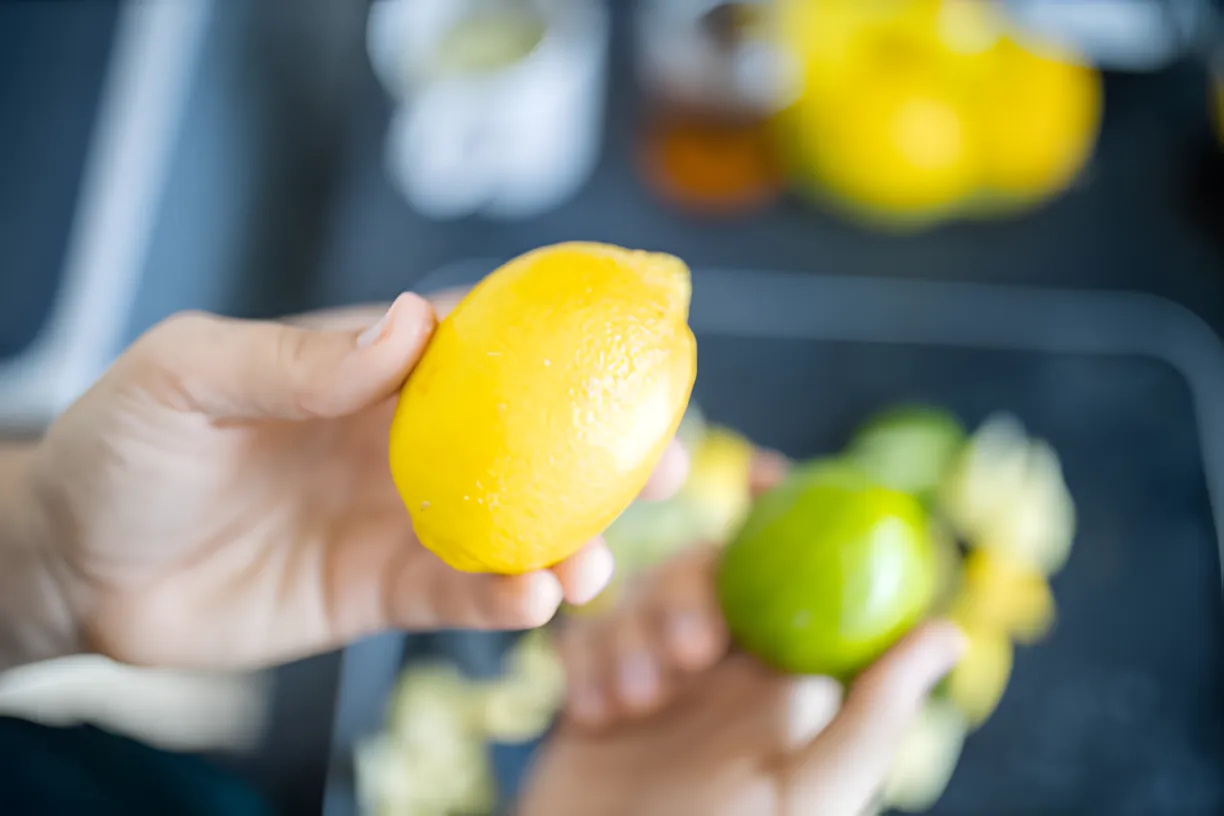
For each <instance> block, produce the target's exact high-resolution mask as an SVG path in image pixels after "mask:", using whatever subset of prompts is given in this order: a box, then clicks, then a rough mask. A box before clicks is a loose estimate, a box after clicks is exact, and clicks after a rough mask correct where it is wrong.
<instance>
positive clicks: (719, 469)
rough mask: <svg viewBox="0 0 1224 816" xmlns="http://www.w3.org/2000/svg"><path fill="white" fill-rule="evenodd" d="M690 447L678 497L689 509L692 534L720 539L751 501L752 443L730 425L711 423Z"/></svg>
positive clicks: (734, 523)
mask: <svg viewBox="0 0 1224 816" xmlns="http://www.w3.org/2000/svg"><path fill="white" fill-rule="evenodd" d="M691 450H692V463H691V465H690V467H689V475H688V480H687V481H686V482H685V483H684V487H683V489H682V490H681V491H680V497H679V498H680V499H681V500H682V501H686V502H687V503H688V504H689V507H690V508H691V510H692V514H693V522H694V527H695V530H694V535H695V537H696V538H699V539H701V540H703V541H713V542H720V543H721V542H722V541H725V540H726V539H727V536H729V535H730V534H731V533H733V532H734V531H735V528H736V527H737V526H738V525H739V523H740V522H741V521H742V520H743V518H744V515H745V514H746V513H747V512H748V508H749V505H751V503H752V495H751V492H750V491H749V484H748V481H749V471H750V470H751V468H752V443H751V442H749V441H748V440H747V439H746V438H744V436H742V435H741V434H738V433H736V432H735V431H733V430H731V429H730V428H722V427H712V428H710V430H709V431H708V432H707V433H706V434H705V436H704V437H703V438H702V439H701V441H700V442H698V443H697V444H696V445H695V446H694V447H693V448H692V449H691Z"/></svg>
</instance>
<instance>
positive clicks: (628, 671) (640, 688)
mask: <svg viewBox="0 0 1224 816" xmlns="http://www.w3.org/2000/svg"><path fill="white" fill-rule="evenodd" d="M617 678H618V679H617V685H618V686H619V687H620V692H621V697H622V698H623V699H624V701H625V702H626V703H629V704H630V705H633V706H645V705H648V704H649V703H650V702H651V701H652V700H653V699H654V696H655V692H656V690H657V689H658V686H659V673H658V670H657V669H656V668H655V665H654V661H652V660H651V659H650V658H649V657H647V656H646V655H644V654H641V653H634V654H631V655H629V656H627V657H625V658H623V659H622V660H621V661H620V665H619V666H618V667H617Z"/></svg>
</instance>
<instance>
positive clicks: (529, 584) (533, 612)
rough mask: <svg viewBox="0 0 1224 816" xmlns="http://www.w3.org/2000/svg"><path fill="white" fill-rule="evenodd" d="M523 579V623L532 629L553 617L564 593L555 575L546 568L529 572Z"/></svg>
mask: <svg viewBox="0 0 1224 816" xmlns="http://www.w3.org/2000/svg"><path fill="white" fill-rule="evenodd" d="M525 579H526V586H525V592H526V597H525V599H524V602H523V614H524V616H525V618H526V619H525V620H524V624H525V627H526V628H529V629H534V628H536V627H539V626H543V625H544V624H546V623H548V622H549V621H550V620H552V619H553V616H554V615H556V614H557V609H558V608H560V606H561V601H562V599H563V598H564V593H563V592H562V590H561V582H560V581H558V580H557V576H555V575H553V574H552V573H551V572H548V571H547V570H540V571H538V572H533V573H529V574H528V575H527V576H525Z"/></svg>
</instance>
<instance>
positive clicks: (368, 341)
mask: <svg viewBox="0 0 1224 816" xmlns="http://www.w3.org/2000/svg"><path fill="white" fill-rule="evenodd" d="M394 310H395V304H394V303H392V304H391V308H390V309H388V310H387V311H386V312H385V313H384V314H383V316H382V317H380V318H378V322H377V323H375V324H374V325H373V326H370V327H369V328H368V329H366V330H365V331H363V332H362V333H361V334H359V335H357V348H359V349H363V348H367V347H369V346H372V345H374V344H375V343H377V342H378V341H379V340H380V339H381V338H382V336H383V335H384V334H386V333H387V327H388V326H390V324H391V312H393V311H394Z"/></svg>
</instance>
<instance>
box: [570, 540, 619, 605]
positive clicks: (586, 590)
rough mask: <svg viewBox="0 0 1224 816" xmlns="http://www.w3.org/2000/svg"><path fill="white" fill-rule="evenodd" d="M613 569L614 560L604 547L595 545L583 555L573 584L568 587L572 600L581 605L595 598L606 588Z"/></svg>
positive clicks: (614, 569)
mask: <svg viewBox="0 0 1224 816" xmlns="http://www.w3.org/2000/svg"><path fill="white" fill-rule="evenodd" d="M615 571H616V561H615V560H614V559H613V558H612V553H611V551H609V550H608V549H607V548H606V547H597V548H596V549H594V550H592V551H591V552H590V553H589V554H587V555H585V556H584V557H583V559H582V560H581V562H580V563H579V564H578V569H577V570H576V574H575V575H574V586H573V587H571V588H570V596H571V597H572V598H573V602H574V603H575V604H578V605H579V606H581V605H582V604H585V603H590V602H591V601H593V600H595V597H596V596H597V595H599V593H601V592H603V591H604V589H605V588H607V586H608V582H609V581H611V580H612V573H613V572H615Z"/></svg>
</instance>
